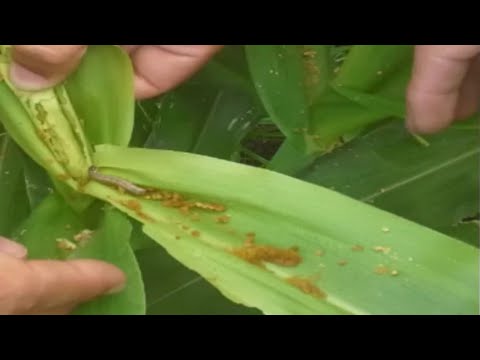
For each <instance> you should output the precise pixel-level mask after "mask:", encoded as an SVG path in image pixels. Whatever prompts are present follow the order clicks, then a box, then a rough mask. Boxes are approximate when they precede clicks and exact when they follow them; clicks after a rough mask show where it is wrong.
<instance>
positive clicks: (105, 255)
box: [69, 209, 146, 315]
mask: <svg viewBox="0 0 480 360" xmlns="http://www.w3.org/2000/svg"><path fill="white" fill-rule="evenodd" d="M131 230H132V228H131V225H130V222H129V221H128V219H127V218H126V217H125V216H124V215H123V214H121V213H119V212H117V211H112V210H111V209H107V210H106V211H105V216H104V219H103V221H102V223H101V224H100V226H99V228H98V229H97V231H96V233H95V234H94V235H93V236H92V238H91V239H90V240H89V241H88V243H87V244H86V245H85V246H84V247H79V248H78V249H77V250H75V251H74V252H73V253H72V254H71V255H70V256H69V258H70V259H78V258H87V259H97V260H102V261H106V262H109V263H112V264H115V265H117V266H118V267H119V268H120V269H121V270H123V271H124V273H125V276H126V278H127V285H126V288H125V289H124V290H123V291H122V292H121V293H120V294H116V295H111V296H104V297H102V298H100V299H97V300H94V301H91V302H88V303H86V304H84V305H81V306H80V307H79V308H77V309H76V310H75V312H74V314H77V315H88V314H90V315H94V314H115V315H143V314H145V311H146V303H145V292H144V288H143V280H142V275H141V273H140V268H139V267H138V263H137V260H136V258H135V255H134V253H133V250H132V248H131V246H130V236H131Z"/></svg>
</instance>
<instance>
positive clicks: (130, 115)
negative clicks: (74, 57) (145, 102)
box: [65, 45, 134, 145]
mask: <svg viewBox="0 0 480 360" xmlns="http://www.w3.org/2000/svg"><path fill="white" fill-rule="evenodd" d="M65 88H66V89H67V92H68V95H69V96H70V98H71V101H72V103H73V105H74V107H75V110H76V112H77V114H78V116H79V117H80V119H82V120H83V121H84V122H85V132H86V134H87V137H88V139H89V141H90V142H91V143H92V144H94V145H95V144H114V145H127V144H128V143H129V142H130V138H131V135H132V131H133V122H134V93H133V91H134V87H133V71H132V65H131V61H130V58H129V56H128V55H127V54H126V53H125V52H124V50H122V49H121V48H120V47H117V46H112V45H107V46H105V45H90V46H89V47H88V50H87V54H86V55H85V56H84V57H83V59H82V62H81V63H80V65H79V67H78V68H77V69H76V71H75V72H74V73H73V74H71V75H70V76H69V78H68V79H67V81H66V83H65Z"/></svg>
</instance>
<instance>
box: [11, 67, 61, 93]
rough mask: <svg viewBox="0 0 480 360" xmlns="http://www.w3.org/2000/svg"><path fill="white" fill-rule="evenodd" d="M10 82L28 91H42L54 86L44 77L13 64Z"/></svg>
mask: <svg viewBox="0 0 480 360" xmlns="http://www.w3.org/2000/svg"><path fill="white" fill-rule="evenodd" d="M10 80H11V81H12V82H13V84H14V85H15V86H17V87H18V88H20V89H22V90H27V91H34V90H42V89H45V88H47V87H49V86H51V85H52V83H51V81H50V80H48V79H47V78H45V77H44V76H42V75H39V74H36V73H34V72H33V71H30V70H28V69H27V68H26V67H24V66H22V65H20V64H17V63H13V64H12V66H11V68H10Z"/></svg>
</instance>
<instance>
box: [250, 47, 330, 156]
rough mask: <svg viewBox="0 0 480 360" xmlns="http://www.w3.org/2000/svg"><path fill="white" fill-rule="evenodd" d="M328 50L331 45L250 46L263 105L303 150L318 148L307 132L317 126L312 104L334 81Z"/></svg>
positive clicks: (295, 145) (294, 143)
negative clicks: (331, 79)
mask: <svg viewBox="0 0 480 360" xmlns="http://www.w3.org/2000/svg"><path fill="white" fill-rule="evenodd" d="M328 50H329V49H328V46H318V45H317V46H305V45H303V46H288V45H269V46H256V45H251V46H246V54H247V59H248V62H249V68H250V71H251V74H252V79H253V81H254V84H255V86H256V89H257V92H258V94H259V96H260V98H261V99H262V101H263V105H264V106H265V108H266V110H267V112H268V114H269V116H270V117H271V119H272V120H273V121H274V122H275V123H276V124H277V125H278V126H279V128H280V129H281V130H282V132H283V133H284V134H285V136H286V137H287V138H288V139H289V140H290V141H291V142H292V144H293V146H294V147H297V148H299V149H300V151H306V152H310V151H314V150H316V148H317V146H316V145H315V143H314V142H312V139H310V138H309V137H308V136H305V132H307V131H309V130H310V129H311V127H312V126H313V118H312V114H311V105H312V104H314V103H315V102H316V101H317V100H318V98H319V97H321V95H322V93H323V92H324V91H325V89H326V86H327V84H328V81H329V80H330V76H331V74H330V71H331V69H330V66H329V64H330V62H329V58H328V56H329V51H328ZM303 130H305V131H303Z"/></svg>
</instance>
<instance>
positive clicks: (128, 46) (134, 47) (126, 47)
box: [121, 45, 141, 53]
mask: <svg viewBox="0 0 480 360" xmlns="http://www.w3.org/2000/svg"><path fill="white" fill-rule="evenodd" d="M139 46H141V45H121V47H122V48H124V49H125V51H126V52H127V53H131V52H133V51H134V50H135V49H136V48H138V47H139Z"/></svg>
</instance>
